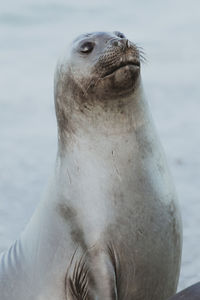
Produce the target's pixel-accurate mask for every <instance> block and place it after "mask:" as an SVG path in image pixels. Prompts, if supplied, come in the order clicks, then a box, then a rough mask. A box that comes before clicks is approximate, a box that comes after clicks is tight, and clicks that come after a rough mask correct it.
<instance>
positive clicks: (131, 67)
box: [102, 62, 140, 78]
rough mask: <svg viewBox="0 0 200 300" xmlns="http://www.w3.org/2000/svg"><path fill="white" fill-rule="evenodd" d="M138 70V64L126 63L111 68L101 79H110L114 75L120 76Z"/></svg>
mask: <svg viewBox="0 0 200 300" xmlns="http://www.w3.org/2000/svg"><path fill="white" fill-rule="evenodd" d="M139 69H140V62H127V63H122V64H120V65H116V66H113V67H112V68H111V69H109V70H108V71H107V72H105V74H104V75H103V76H102V78H105V77H112V76H115V75H120V74H121V75H122V74H125V73H127V72H132V73H135V72H138V70H139Z"/></svg>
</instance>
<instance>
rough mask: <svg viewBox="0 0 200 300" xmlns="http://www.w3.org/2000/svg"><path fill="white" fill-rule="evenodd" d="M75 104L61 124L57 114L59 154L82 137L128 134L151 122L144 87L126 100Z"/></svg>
mask: <svg viewBox="0 0 200 300" xmlns="http://www.w3.org/2000/svg"><path fill="white" fill-rule="evenodd" d="M62 102H64V101H62ZM74 102H75V104H74V107H73V111H71V112H70V113H67V115H66V117H65V118H64V121H63V119H62V121H60V119H59V117H58V114H57V117H58V136H59V145H58V146H59V152H63V151H64V152H65V150H66V148H68V147H69V145H70V144H73V142H75V141H76V140H77V139H81V138H82V137H83V136H84V137H85V136H87V137H88V138H89V137H91V139H94V137H99V138H100V137H102V136H103V137H109V136H118V137H119V136H122V135H126V134H129V133H130V132H132V131H134V130H135V128H138V127H140V126H141V125H142V124H143V123H144V122H146V120H147V119H148V118H147V113H148V109H147V107H146V106H147V105H146V101H145V98H144V93H143V88H142V85H141V84H140V85H139V86H138V87H137V89H136V90H135V91H134V93H133V94H131V95H129V96H126V97H122V98H118V99H107V100H106V101H103V100H102V101H99V100H98V102H97V101H96V102H92V101H88V102H86V103H83V104H82V105H80V101H74ZM77 102H78V104H77Z"/></svg>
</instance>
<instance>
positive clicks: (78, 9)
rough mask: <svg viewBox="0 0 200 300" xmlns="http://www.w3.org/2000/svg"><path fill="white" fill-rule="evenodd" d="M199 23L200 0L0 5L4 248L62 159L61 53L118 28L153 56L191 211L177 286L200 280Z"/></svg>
mask: <svg viewBox="0 0 200 300" xmlns="http://www.w3.org/2000/svg"><path fill="white" fill-rule="evenodd" d="M199 28H200V2H199V1H198V0H191V1H189V0H168V1H159V0H151V1H144V0H136V1H133V0H123V1H119V0H115V1H114V0H110V1H105V0H103V1H97V0H95V1H94V0H87V1H84V2H83V1H82V2H81V1H78V0H73V1H72V0H70V1H69V0H68V1H66V0H65V1H64V0H51V1H50V0H49V1H47V0H46V1H41V0H28V1H27V0H15V1H14V0H7V1H5V2H2V3H1V4H0V66H1V68H0V141H1V142H0V157H1V160H0V195H1V196H0V250H3V249H5V248H7V247H8V246H9V245H10V243H12V241H13V239H15V238H16V237H18V235H19V233H20V231H21V230H22V228H24V226H25V224H26V223H27V222H28V220H29V218H30V216H31V214H32V213H33V210H34V208H35V206H36V204H37V203H38V201H39V200H40V199H41V197H42V194H43V190H44V187H45V185H46V183H47V181H48V176H49V174H50V173H51V170H52V168H53V165H54V161H55V155H56V121H55V116H54V104H53V73H54V67H55V64H56V60H57V57H58V56H59V54H60V52H61V51H62V50H63V48H64V47H65V45H67V44H68V43H69V42H70V41H71V40H72V39H73V38H74V37H76V35H78V34H80V33H83V32H87V31H96V30H101V31H104V30H105V31H112V30H120V31H122V32H124V33H125V34H126V35H127V36H128V37H129V38H130V39H131V40H132V41H134V42H136V43H138V44H140V45H141V46H143V47H144V49H145V51H146V53H147V54H148V60H149V63H148V64H147V65H145V66H143V81H144V87H145V90H146V94H147V95H148V98H149V103H150V106H151V110H152V113H153V116H154V119H155V122H156V125H157V129H158V131H159V134H160V137H161V140H162V143H163V144H164V147H165V150H166V153H167V157H168V160H169V163H170V165H171V169H172V173H173V175H174V179H175V184H176V186H177V190H178V194H179V199H180V204H181V208H182V215H183V225H184V249H183V261H182V270H181V278H180V283H179V288H180V289H182V288H184V287H185V286H188V285H190V284H192V283H193V282H196V281H198V280H200V228H199V227H200V213H199V212H200V196H199V185H200V184H199V183H200V155H199V152H200V133H199V128H200V118H199V111H200V86H199V78H200V68H199V67H200V40H199Z"/></svg>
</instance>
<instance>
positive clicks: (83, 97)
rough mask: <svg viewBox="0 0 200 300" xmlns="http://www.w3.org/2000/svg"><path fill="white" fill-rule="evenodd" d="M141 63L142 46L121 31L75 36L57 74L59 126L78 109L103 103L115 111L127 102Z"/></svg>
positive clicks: (56, 100)
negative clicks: (138, 45)
mask: <svg viewBox="0 0 200 300" xmlns="http://www.w3.org/2000/svg"><path fill="white" fill-rule="evenodd" d="M140 63H141V53H140V49H139V48H138V47H137V46H136V45H135V44H134V43H132V42H130V41H129V40H128V39H127V38H126V37H125V35H124V34H123V33H120V32H118V31H115V32H112V33H111V32H93V33H88V34H83V35H81V36H79V37H78V38H76V39H75V40H74V41H73V43H72V45H71V47H70V49H69V52H68V53H67V56H66V57H65V58H64V60H63V59H62V60H61V61H60V63H59V64H58V67H57V72H56V76H55V102H56V112H57V118H58V122H59V121H60V122H59V123H60V126H62V125H63V124H64V122H65V123H66V122H68V123H69V120H70V119H71V118H72V114H73V113H74V112H76V116H77V111H78V110H79V111H82V112H85V111H86V110H85V107H86V108H87V109H90V110H93V111H94V109H96V108H97V107H100V106H101V107H103V108H104V109H105V110H108V108H112V109H111V110H113V107H114V105H115V106H116V105H117V104H119V103H120V102H121V101H122V100H123V99H125V101H124V102H126V103H127V98H129V96H130V95H132V94H134V93H135V92H136V90H137V87H138V86H139V84H140ZM120 105H121V104H120ZM118 107H119V105H118ZM93 116H94V114H93ZM63 118H64V119H63ZM77 120H79V121H80V116H79V118H78V117H77ZM73 123H75V122H73Z"/></svg>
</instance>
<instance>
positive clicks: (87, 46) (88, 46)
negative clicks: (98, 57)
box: [80, 42, 94, 54]
mask: <svg viewBox="0 0 200 300" xmlns="http://www.w3.org/2000/svg"><path fill="white" fill-rule="evenodd" d="M93 49H94V43H92V42H85V43H83V44H82V45H81V47H80V52H81V53H86V54H87V53H90V52H92V50H93Z"/></svg>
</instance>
